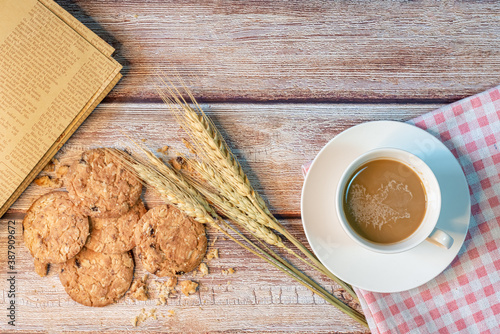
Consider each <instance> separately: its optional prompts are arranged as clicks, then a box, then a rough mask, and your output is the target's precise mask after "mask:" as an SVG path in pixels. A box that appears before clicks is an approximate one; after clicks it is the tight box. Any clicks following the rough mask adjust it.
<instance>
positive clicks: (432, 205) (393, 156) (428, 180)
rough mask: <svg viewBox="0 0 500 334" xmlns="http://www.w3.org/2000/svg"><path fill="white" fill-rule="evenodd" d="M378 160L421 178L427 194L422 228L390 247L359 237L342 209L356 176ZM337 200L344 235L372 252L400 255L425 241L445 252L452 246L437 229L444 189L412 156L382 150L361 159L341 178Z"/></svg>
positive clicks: (360, 157)
mask: <svg viewBox="0 0 500 334" xmlns="http://www.w3.org/2000/svg"><path fill="white" fill-rule="evenodd" d="M379 159H389V160H395V161H398V162H401V163H403V164H405V165H406V166H408V167H409V168H411V169H412V170H413V171H414V172H416V174H417V175H418V176H419V177H420V179H421V181H422V185H423V186H424V190H425V194H426V209H425V215H424V218H423V220H422V223H421V224H420V226H419V227H418V228H417V230H416V231H415V232H413V233H412V234H411V235H410V236H408V237H407V238H405V239H403V240H401V241H399V242H395V243H390V244H382V243H375V242H372V241H370V240H367V239H365V238H363V237H361V236H360V235H359V234H357V233H356V232H355V231H354V229H353V228H352V227H351V225H350V224H349V222H348V221H347V218H346V215H345V212H344V205H343V196H344V194H345V191H346V187H347V186H348V182H349V180H350V178H351V177H352V175H353V173H354V172H355V171H356V170H357V169H358V168H359V167H361V166H362V165H363V164H365V163H367V162H369V161H372V160H379ZM335 200H336V208H337V214H338V218H339V220H340V223H341V226H342V228H343V229H344V231H345V232H346V233H347V234H348V235H349V236H350V237H351V239H353V240H354V241H355V242H356V243H358V244H359V245H361V246H363V247H365V248H367V249H369V250H372V251H375V252H379V253H387V254H390V253H400V252H404V251H407V250H409V249H411V248H413V247H415V246H417V245H419V244H420V243H422V242H424V241H426V240H427V241H429V242H431V243H433V244H435V245H438V246H440V247H443V248H446V249H449V248H450V247H451V246H452V245H453V238H452V237H451V236H450V235H449V234H447V233H446V232H444V231H442V230H439V229H437V228H436V224H437V221H438V218H439V214H440V211H441V189H440V187H439V183H438V181H437V179H436V176H435V175H434V173H433V172H432V170H431V169H430V168H429V166H427V164H426V163H425V162H424V161H423V160H422V159H420V158H419V157H417V156H416V155H414V154H412V153H410V152H407V151H404V150H400V149H395V148H379V149H375V150H372V151H369V152H366V153H365V154H363V155H361V156H359V157H358V158H357V159H355V160H354V161H353V162H352V163H351V164H349V166H348V167H347V169H346V170H345V171H344V173H343V174H342V177H341V178H340V181H339V184H338V187H337V193H336V199H335Z"/></svg>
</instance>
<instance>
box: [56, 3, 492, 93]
mask: <svg viewBox="0 0 500 334" xmlns="http://www.w3.org/2000/svg"><path fill="white" fill-rule="evenodd" d="M58 3H60V4H61V6H63V7H64V8H65V9H67V10H68V11H69V12H70V13H71V14H73V15H74V16H76V17H77V18H78V19H79V20H80V21H82V22H83V23H84V24H86V25H87V26H88V27H89V28H91V29H92V30H93V31H95V32H96V33H97V34H99V35H100V36H101V37H103V38H104V39H105V40H106V41H108V42H109V43H111V44H112V45H113V46H114V47H115V48H116V49H117V53H116V56H117V59H118V60H119V61H120V62H121V63H122V64H123V65H124V66H125V70H124V74H125V76H124V78H123V80H122V81H121V82H120V83H119V85H118V86H117V87H116V88H115V89H114V90H113V91H112V92H111V94H110V95H109V98H108V99H109V100H122V101H123V100H126V101H136V100H137V99H149V100H157V94H156V93H155V90H154V80H153V78H154V73H155V71H156V70H172V69H173V70H175V71H177V72H178V73H179V74H180V76H181V77H182V78H183V79H184V80H187V79H188V78H189V77H192V78H193V80H192V81H193V85H192V88H193V91H194V93H195V95H196V96H197V97H198V98H200V99H201V100H204V101H209V102H214V101H250V100H251V101H255V100H262V101H269V100H276V101H283V100H285V101H330V102H339V101H356V102H367V101H372V102H373V101H399V100H402V99H403V100H412V101H416V100H427V101H428V100H433V101H434V102H449V101H453V100H456V99H458V98H461V97H465V96H468V95H471V94H474V93H477V92H480V91H482V90H484V89H486V88H489V87H492V86H494V85H497V84H498V83H499V82H500V72H499V71H498V68H499V67H500V3H499V2H496V1H484V2H483V1H457V2H455V1H411V2H407V1H390V2H387V1H363V2H352V1H319V0H313V1H244V2H242V1H217V2H214V3H211V2H199V1H182V2H178V1H164V0H151V1H141V0H128V1H125V0H121V1H116V0H101V1H91V0H77V1H73V0H58Z"/></svg>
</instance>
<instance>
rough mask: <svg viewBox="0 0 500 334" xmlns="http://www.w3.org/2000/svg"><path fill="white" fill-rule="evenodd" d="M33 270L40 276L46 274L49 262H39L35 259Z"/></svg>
mask: <svg viewBox="0 0 500 334" xmlns="http://www.w3.org/2000/svg"><path fill="white" fill-rule="evenodd" d="M35 272H36V273H37V274H38V275H39V276H40V277H45V276H47V274H48V273H49V264H48V263H43V262H40V261H39V260H37V259H35Z"/></svg>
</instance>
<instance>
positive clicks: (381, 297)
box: [303, 86, 500, 334]
mask: <svg viewBox="0 0 500 334" xmlns="http://www.w3.org/2000/svg"><path fill="white" fill-rule="evenodd" d="M408 123H410V124H414V125H416V126H418V127H420V128H422V129H424V130H427V131H428V132H430V133H431V134H432V135H434V136H435V137H437V138H438V139H440V140H441V141H442V142H443V143H444V144H445V145H446V147H448V149H449V150H450V151H451V152H452V153H453V155H454V156H455V157H456V158H457V159H458V161H459V163H460V165H461V166H462V169H463V170H464V172H465V176H466V178H467V182H468V184H469V190H470V194H471V205H472V217H471V222H470V226H469V232H468V233H467V236H466V238H465V243H464V245H463V246H462V248H461V250H460V252H459V254H458V256H457V257H456V258H455V259H454V260H453V262H452V263H451V265H450V266H448V268H447V269H445V270H444V272H443V273H441V274H440V275H438V276H437V277H436V278H435V279H433V280H432V281H430V282H428V283H427V284H424V285H422V286H420V287H418V288H415V289H412V290H409V291H404V292H399V293H374V292H370V291H365V290H362V289H358V288H355V291H356V293H357V294H358V296H359V297H360V301H361V306H362V308H363V311H364V313H365V315H366V318H367V320H368V324H369V326H370V329H371V330H372V332H373V333H374V334H386V333H391V334H392V333H440V334H454V333H491V334H493V333H500V86H497V87H495V88H493V89H490V90H488V91H486V92H483V93H480V94H477V95H474V96H472V97H469V98H466V99H463V100H461V101H458V102H455V103H453V104H451V105H448V106H445V107H442V108H440V109H437V110H435V111H433V112H430V113H428V114H425V115H423V116H420V117H417V118H415V119H413V120H411V121H409V122H408ZM309 167H310V163H309V164H306V165H304V166H303V171H304V173H306V172H307V171H308V169H309Z"/></svg>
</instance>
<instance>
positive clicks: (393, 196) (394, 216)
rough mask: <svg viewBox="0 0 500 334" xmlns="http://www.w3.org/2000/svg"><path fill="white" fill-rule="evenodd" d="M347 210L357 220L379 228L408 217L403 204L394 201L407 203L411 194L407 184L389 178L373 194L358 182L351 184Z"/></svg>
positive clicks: (411, 196) (408, 214)
mask: <svg viewBox="0 0 500 334" xmlns="http://www.w3.org/2000/svg"><path fill="white" fill-rule="evenodd" d="M350 197H351V198H350V203H351V205H350V206H349V211H350V214H351V215H352V216H353V217H354V219H355V220H356V221H357V222H364V223H365V224H367V225H368V224H371V225H372V226H373V228H378V229H379V230H381V229H382V227H383V226H384V225H386V224H390V223H396V222H397V221H398V220H399V219H403V218H410V213H409V212H408V211H407V210H406V209H405V208H404V205H395V203H401V202H403V203H408V202H409V201H410V200H411V199H412V198H413V194H412V193H411V191H410V190H409V189H408V185H406V184H404V183H402V182H397V181H396V180H394V179H393V180H391V181H389V182H388V183H387V184H385V185H384V184H381V186H380V188H378V189H377V191H376V192H375V194H369V193H367V191H366V188H365V187H364V186H363V185H360V184H353V185H352V186H351V190H350Z"/></svg>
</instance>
